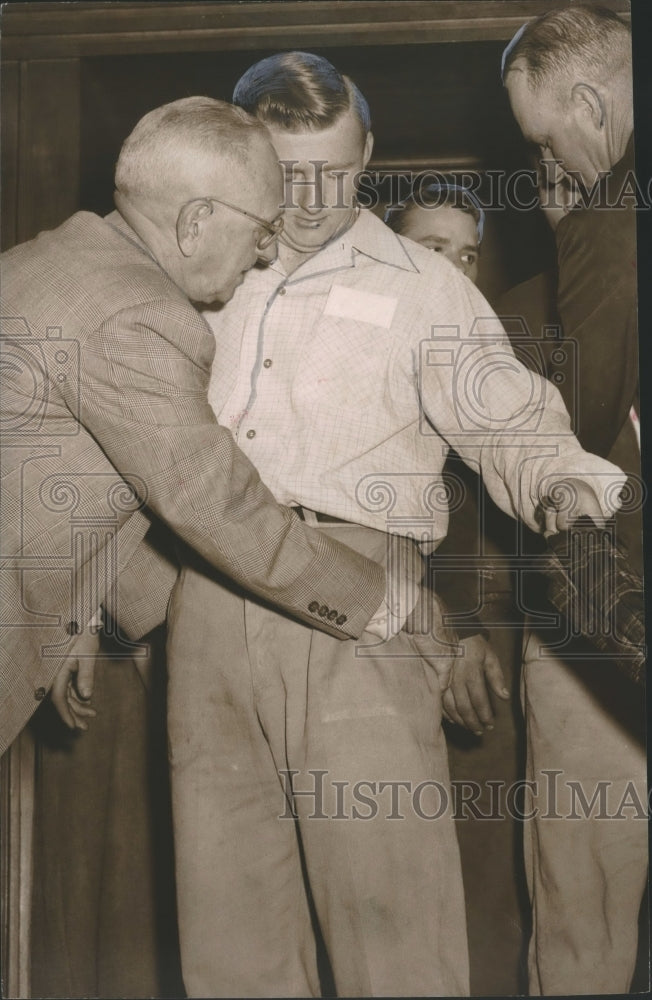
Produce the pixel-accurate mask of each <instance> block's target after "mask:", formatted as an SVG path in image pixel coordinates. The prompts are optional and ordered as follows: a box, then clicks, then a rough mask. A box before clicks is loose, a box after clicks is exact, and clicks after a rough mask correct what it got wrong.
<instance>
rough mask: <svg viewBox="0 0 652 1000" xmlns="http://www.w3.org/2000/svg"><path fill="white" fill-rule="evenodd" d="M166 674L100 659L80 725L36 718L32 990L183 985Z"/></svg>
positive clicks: (174, 988)
mask: <svg viewBox="0 0 652 1000" xmlns="http://www.w3.org/2000/svg"><path fill="white" fill-rule="evenodd" d="M161 662H162V661H161ZM162 680H163V678H162V671H160V672H159V673H158V674H155V675H154V678H153V680H152V681H151V683H150V689H149V690H148V688H146V686H145V683H144V681H143V678H142V677H141V675H140V673H139V671H138V670H137V669H136V666H135V664H134V661H133V660H132V659H128V658H122V659H115V658H107V659H103V660H101V661H100V662H99V663H98V666H97V669H96V679H95V691H94V696H93V705H94V707H95V708H96V709H97V717H96V718H95V719H92V720H91V721H90V725H89V729H88V731H87V732H85V733H71V732H70V731H69V730H67V729H66V727H65V726H63V724H62V723H61V722H60V721H59V719H58V716H56V713H55V712H54V710H53V708H52V706H51V705H49V704H44V706H43V709H42V710H41V711H40V712H39V713H38V716H37V718H36V719H35V722H34V728H35V735H36V741H37V773H36V791H35V798H36V801H35V821H34V822H35V831H34V832H35V844H34V891H33V904H32V996H34V997H48V996H49V997H62V996H65V997H148V996H181V995H183V994H182V992H181V990H182V987H181V984H180V977H179V972H178V958H177V949H178V945H177V943H176V912H175V905H174V881H173V861H172V844H171V832H170V829H171V828H170V816H169V801H168V777H167V754H166V743H165V730H164V724H165V723H164V720H165V711H164V706H163V703H162V697H161V693H162V692H161V687H162Z"/></svg>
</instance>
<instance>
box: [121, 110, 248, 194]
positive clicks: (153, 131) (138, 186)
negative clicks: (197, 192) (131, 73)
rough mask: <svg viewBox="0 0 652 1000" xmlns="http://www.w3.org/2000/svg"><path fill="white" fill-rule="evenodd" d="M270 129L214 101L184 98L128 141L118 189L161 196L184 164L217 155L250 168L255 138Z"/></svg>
mask: <svg viewBox="0 0 652 1000" xmlns="http://www.w3.org/2000/svg"><path fill="white" fill-rule="evenodd" d="M256 136H260V137H264V138H267V130H266V128H265V127H264V125H262V124H261V122H259V121H258V120H257V119H256V118H253V117H252V116H251V115H249V114H247V113H246V112H245V111H243V110H242V109H241V108H236V107H234V106H233V105H232V104H227V103H226V102H224V101H217V100H214V99H213V98H211V97H184V98H182V99H181V100H179V101H172V102H171V103H170V104H163V105H162V106H161V107H159V108H155V109H154V110H153V111H150V112H149V113H148V114H146V115H145V116H144V117H143V118H141V119H140V121H139V122H138V123H137V125H136V126H135V128H134V129H133V131H132V132H131V134H130V135H129V136H128V137H127V138H126V139H125V142H124V143H123V146H122V149H121V150H120V156H119V157H118V162H117V165H116V170H115V186H116V188H117V190H118V191H119V192H120V193H121V194H123V195H124V196H125V197H127V198H131V199H132V200H133V199H134V198H152V197H154V198H156V197H159V196H160V195H161V194H162V193H163V192H164V191H165V189H166V188H167V187H168V186H169V184H171V183H177V184H178V183H179V181H180V180H181V177H180V176H179V175H180V174H181V173H182V172H183V170H184V167H185V165H186V164H188V163H190V164H193V163H197V161H198V160H200V159H207V158H209V157H219V158H220V159H222V160H231V161H233V160H235V162H236V163H237V164H238V165H242V166H244V165H246V162H247V157H248V154H249V151H250V145H251V142H252V139H254V138H255V137H256Z"/></svg>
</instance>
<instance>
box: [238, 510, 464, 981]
mask: <svg viewBox="0 0 652 1000" xmlns="http://www.w3.org/2000/svg"><path fill="white" fill-rule="evenodd" d="M330 530H331V532H332V533H333V534H336V535H337V537H339V538H341V540H343V541H345V542H347V544H349V545H352V546H353V547H355V548H358V549H360V550H361V551H365V552H366V554H368V555H370V556H372V557H373V556H374V554H375V555H379V554H380V550H379V549H378V546H379V545H380V546H381V547H384V545H385V544H386V539H385V536H383V535H381V534H380V533H378V532H373V531H370V530H368V529H360V528H352V529H348V528H339V529H337V528H333V529H330ZM247 617H248V621H249V622H250V626H251V627H250V629H249V631H250V634H253V632H254V627H255V628H256V629H257V633H258V635H257V640H258V641H257V648H258V650H259V654H258V658H259V664H258V673H259V676H261V677H264V676H265V675H269V674H270V673H272V674H273V673H275V672H277V671H278V672H279V673H280V675H281V677H282V679H283V687H284V690H285V692H286V701H285V713H286V730H285V733H284V735H283V740H282V741H279V742H278V743H277V744H276V745H274V743H273V741H272V750H273V752H274V753H275V759H276V761H277V764H278V765H279V767H282V766H283V764H282V759H283V755H284V754H285V755H286V758H287V767H288V770H290V771H292V772H293V774H292V780H293V789H294V793H295V794H294V806H295V809H296V812H297V814H298V816H299V824H300V830H301V839H302V845H303V850H304V853H305V865H306V870H307V873H308V879H309V883H310V890H311V893H312V897H313V899H314V904H315V909H316V913H317V917H318V920H319V924H320V928H321V932H322V935H323V939H324V942H325V946H326V949H327V952H328V957H329V960H330V964H331V968H332V972H333V978H334V982H335V986H336V989H337V993H338V995H340V996H433V995H434V996H438V995H440V996H441V995H447V996H460V995H466V994H467V993H468V954H467V942H466V928H465V919H464V899H463V891H462V881H461V871H460V861H459V851H458V847H457V842H456V837H455V830H454V824H453V820H452V810H451V803H450V785H449V776H448V765H447V755H446V745H445V740H444V737H443V733H442V729H441V704H440V693H439V682H438V680H437V677H436V674H435V672H434V670H433V668H432V667H430V666H427V665H426V664H425V663H424V661H423V660H422V659H421V658H420V657H418V656H415V655H413V647H412V646H411V645H410V644H409V640H407V639H406V637H405V635H402V636H401V637H399V638H397V639H395V640H392V641H391V642H389V643H385V644H382V646H380V647H379V646H378V645H376V646H375V648H373V649H370V648H369V647H364V646H361V645H359V644H356V643H354V642H340V641H338V640H337V639H333V638H332V637H329V636H326V635H323V634H322V633H319V632H314V633H312V638H311V643H310V651H309V660H308V661H306V662H304V663H301V662H300V661H298V660H296V659H294V658H293V657H292V656H291V655H290V649H291V647H292V641H293V640H292V636H293V634H294V633H295V632H296V631H297V630H302V626H299V625H296V624H295V623H293V622H289V621H286V620H283V619H282V618H281V617H280V616H278V615H274V614H273V613H272V612H269V611H267V610H265V609H260V608H257V607H255V606H252V605H249V604H248V608H247ZM254 621H256V625H255V626H254V625H253V622H254ZM279 630H280V631H279ZM281 632H282V633H283V635H284V636H285V639H283V640H281ZM372 641H373V640H372ZM275 661H276V662H275ZM258 707H259V713H260V716H261V720H262V721H263V724H264V725H265V726H266V727H267V731H268V733H271V732H272V731H276V732H278V730H279V723H278V721H277V723H276V724H273V725H272V724H271V719H272V715H273V712H274V710H275V707H274V697H273V695H272V693H271V692H267V693H263V692H261V694H260V696H259V699H258ZM392 785H393V787H392ZM402 786H403V787H402ZM303 793H307V794H303ZM393 795H395V796H396V798H395V799H394V800H393V799H392V796H393Z"/></svg>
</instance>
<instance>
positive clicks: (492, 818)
mask: <svg viewBox="0 0 652 1000" xmlns="http://www.w3.org/2000/svg"><path fill="white" fill-rule="evenodd" d="M482 614H483V620H484V621H485V623H486V625H487V628H488V631H489V641H490V643H491V646H492V649H493V650H494V652H495V653H496V655H497V657H498V660H499V662H500V665H501V667H502V670H503V673H504V675H505V683H506V686H507V688H508V690H509V691H510V693H511V697H510V700H509V701H501V700H500V699H499V698H492V703H493V707H494V717H495V718H494V729H493V731H491V732H485V734H484V736H482V737H477V736H474V734H473V733H470V732H468V731H467V730H463V729H461V728H460V727H459V726H446V727H445V729H446V739H447V744H448V757H449V766H450V773H451V781H452V784H453V789H454V792H455V794H456V797H458V807H457V810H456V813H455V826H456V830H457V837H458V840H459V845H460V853H461V857H462V874H463V877H464V895H465V900H466V914H467V926H468V935H469V957H470V960H471V993H472V995H475V996H493V995H498V996H510V995H513V994H518V993H522V992H523V990H524V987H525V983H526V970H525V954H524V953H525V940H526V935H525V931H526V928H527V927H528V926H529V902H528V898H527V891H526V888H525V873H524V871H523V863H522V849H521V829H520V824H519V823H518V822H517V820H516V819H515V817H514V816H513V815H512V814H510V811H509V810H508V809H507V808H506V797H507V790H508V789H509V788H510V787H511V786H513V785H514V783H515V782H516V781H518V780H519V779H520V778H522V777H523V772H524V768H525V765H524V756H525V753H524V751H525V740H524V734H523V724H522V718H521V708H520V704H519V683H520V664H521V656H522V646H523V637H522V624H521V623H520V622H519V617H520V616H519V613H518V611H517V608H516V606H515V604H514V602H513V600H512V599H511V594H510V593H509V592H503V593H500V594H495V595H489V596H485V604H484V606H483V613H482ZM494 622H501V623H505V624H502V625H501V626H499V627H496V626H495V625H494V624H491V623H494ZM507 623H512V624H511V627H510V626H509V624H507ZM492 782H496V783H502V787H501V788H498V784H496V785H493V786H492V784H491V783H492ZM476 789H479V790H480V796H479V797H478V798H477V799H476V800H475V802H473V803H472V804H469V805H467V806H464V805H463V804H462V801H461V799H462V796H465V797H466V798H469V797H470V795H471V794H475V791H476Z"/></svg>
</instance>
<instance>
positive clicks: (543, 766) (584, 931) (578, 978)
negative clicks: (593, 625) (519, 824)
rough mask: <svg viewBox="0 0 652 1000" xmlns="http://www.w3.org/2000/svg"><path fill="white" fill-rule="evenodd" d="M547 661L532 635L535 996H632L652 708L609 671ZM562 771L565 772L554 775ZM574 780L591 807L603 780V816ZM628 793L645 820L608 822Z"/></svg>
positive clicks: (527, 685)
mask: <svg viewBox="0 0 652 1000" xmlns="http://www.w3.org/2000/svg"><path fill="white" fill-rule="evenodd" d="M547 653H548V651H547V650H546V648H545V647H543V646H541V644H540V642H539V640H538V638H537V636H536V635H534V634H532V635H530V637H529V640H528V642H527V646H526V650H525V659H524V686H523V702H524V711H525V715H526V720H527V740H528V747H527V755H528V756H527V778H528V779H529V780H531V781H535V782H538V794H536V795H532V796H530V797H529V801H530V803H531V805H532V806H535V807H538V809H539V815H538V816H537V817H536V818H534V819H531V820H528V821H526V822H525V824H524V826H525V859H526V870H527V874H528V883H529V890H530V895H531V901H532V911H533V914H532V915H533V933H532V939H531V943H530V952H529V973H530V992H531V993H533V994H542V995H558V994H565V993H585V994H595V993H621V992H627V991H628V989H629V986H630V982H631V978H632V975H633V971H634V964H635V960H636V947H637V935H638V914H639V906H640V901H641V896H642V893H643V890H644V887H645V881H646V876H647V861H648V857H647V851H648V843H647V822H646V819H645V812H646V756H645V745H644V735H643V733H644V728H643V726H644V718H643V713H644V698H643V697H642V693H641V691H640V690H639V689H636V688H634V686H633V685H632V686H629V685H628V684H627V682H625V681H623V680H622V679H621V678H620V677H619V676H618V675H617V674H615V673H613V668H611V667H610V666H609V665H608V664H605V663H600V662H597V661H594V662H589V661H587V660H584V661H583V662H579V663H578V662H577V661H566V662H563V661H561V660H559V659H557V658H556V657H554V656H552V655H550V654H549V653H548V655H546V654H547ZM553 770H557V771H559V772H560V774H559V775H556V776H554V775H551V774H550V773H549V774H546V773H545V772H546V771H548V772H550V771H553ZM569 782H576V783H579V784H580V785H581V787H582V789H583V792H584V795H585V797H586V800H587V801H588V803H590V801H591V797H592V795H593V794H594V792H595V790H596V787H597V782H607V783H608V786H607V793H606V804H605V807H604V808H602V809H601V807H600V803H599V801H597V802H596V804H595V806H594V810H593V813H592V814H591V813H590V812H589V810H588V809H586V808H583V807H582V805H581V803H580V802H578V799H577V792H576V793H575V800H573V797H572V794H573V793H572V791H571V787H572V786H571V785H569V784H568V783H569ZM552 787H556V789H557V791H556V796H555V800H553V798H552V797H551V794H550V792H549V790H550V789H551V788H552ZM628 788H630V789H631V790H632V795H633V797H634V801H636V799H637V798H638V799H639V800H640V802H641V803H642V806H643V812H644V815H643V818H641V815H640V810H636V809H632V808H624V809H622V810H620V816H619V818H606V817H614V816H617V815H618V814H619V807H620V805H621V803H622V801H623V796H624V795H625V794H626V792H627V789H628ZM587 812H589V817H588V818H583V817H584V815H585V813H587ZM598 813H600V814H601V815H602V816H603V818H597V814H598ZM555 816H560V817H561V818H554V817H555Z"/></svg>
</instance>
